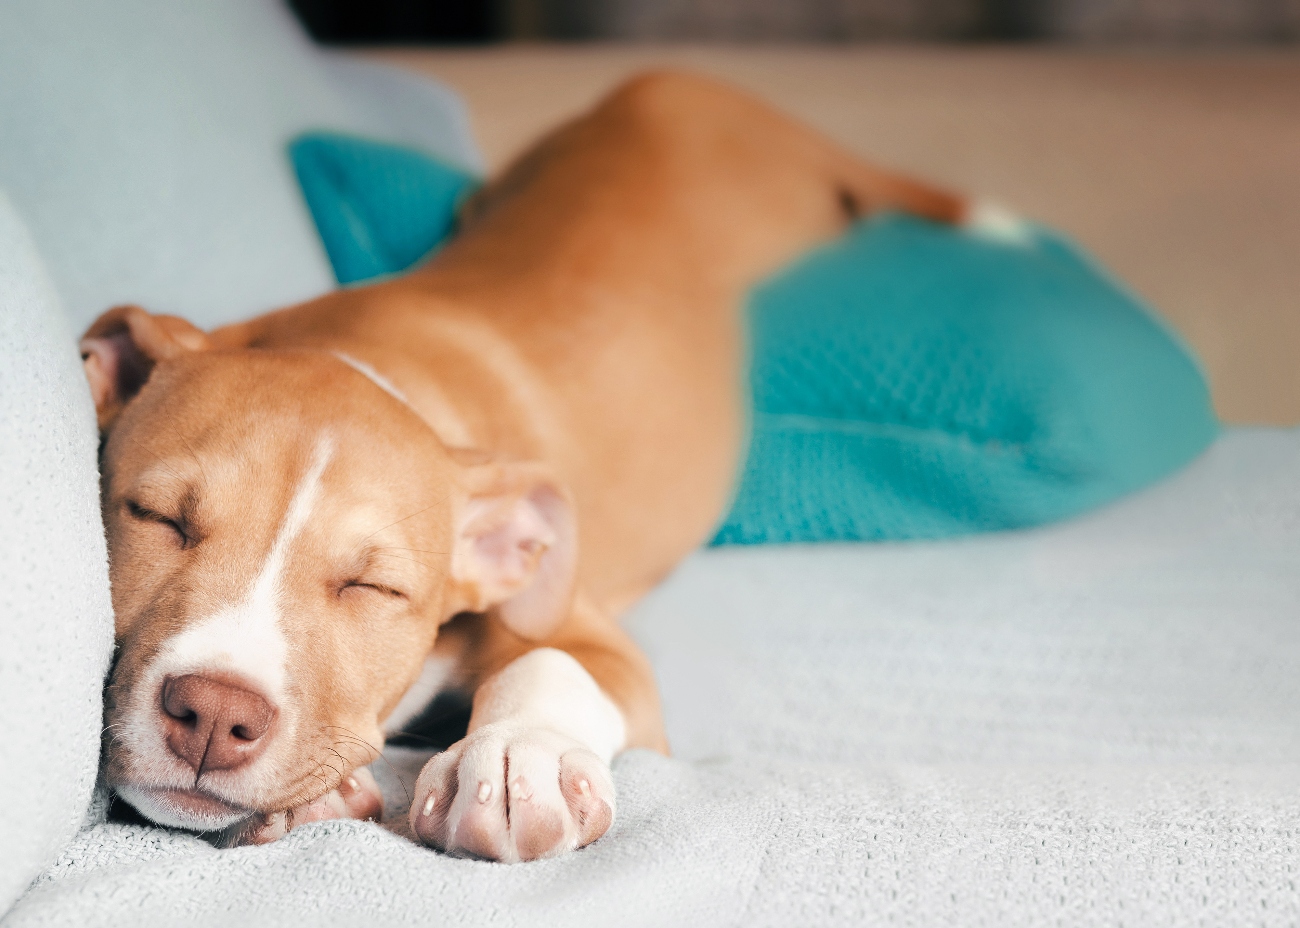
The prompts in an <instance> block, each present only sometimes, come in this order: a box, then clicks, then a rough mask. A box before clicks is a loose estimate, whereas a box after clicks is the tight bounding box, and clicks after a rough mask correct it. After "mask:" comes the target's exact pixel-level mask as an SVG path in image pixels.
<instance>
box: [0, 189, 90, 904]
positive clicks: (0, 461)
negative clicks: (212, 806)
mask: <svg viewBox="0 0 1300 928" xmlns="http://www.w3.org/2000/svg"><path fill="white" fill-rule="evenodd" d="M95 450H96V436H95V410H94V408H93V406H92V404H91V401H90V394H89V392H88V391H87V390H86V385H85V380H84V378H83V377H82V374H81V361H80V358H79V357H78V356H77V348H76V342H75V340H74V339H73V338H72V334H71V332H69V331H68V327H67V324H66V323H65V322H64V320H63V317H62V314H61V313H60V312H59V310H58V305H57V299H56V297H55V295H54V290H53V288H52V287H51V286H50V282H49V279H48V278H47V277H46V275H45V272H44V270H43V269H42V267H41V264H40V259H39V258H38V256H37V254H36V250H35V248H34V247H33V246H32V242H31V239H30V238H29V237H28V235H27V232H26V230H25V229H24V228H23V225H22V223H21V222H20V221H19V219H18V216H17V215H16V214H15V213H14V211H13V207H12V206H11V204H10V203H9V200H8V199H7V198H6V197H5V195H4V193H3V192H2V191H0V513H2V514H3V515H2V516H0V520H2V521H0V524H3V526H4V528H3V531H0V640H2V641H3V646H2V647H0V733H3V737H2V738H0V797H3V800H0V912H3V911H4V910H5V909H7V908H8V907H9V905H10V903H11V902H13V900H14V899H15V898H17V896H18V894H19V893H21V892H22V890H23V889H24V888H25V887H26V886H27V884H28V883H29V882H30V881H31V880H32V879H33V878H34V877H35V876H36V875H37V873H39V872H40V871H41V870H42V869H43V868H44V867H46V866H48V864H49V863H50V861H51V860H52V859H53V857H54V855H55V854H57V853H58V852H59V851H60V850H62V848H63V846H64V845H65V844H66V843H67V842H68V840H69V839H70V838H71V837H72V835H73V833H74V832H75V831H76V829H77V826H78V825H79V824H80V823H81V821H82V819H83V817H84V816H85V813H86V806H87V802H88V801H89V799H90V793H91V789H92V787H93V786H94V783H95V773H96V767H97V766H98V760H99V729H100V724H101V718H102V713H103V709H102V698H101V688H102V686H103V678H104V672H105V671H106V670H107V669H108V661H109V657H110V655H111V653H112V648H113V615H112V608H111V605H110V603H109V596H108V558H107V552H106V551H105V547H104V530H103V527H102V523H101V522H100V518H99V472H98V469H97V468H96V466H95Z"/></svg>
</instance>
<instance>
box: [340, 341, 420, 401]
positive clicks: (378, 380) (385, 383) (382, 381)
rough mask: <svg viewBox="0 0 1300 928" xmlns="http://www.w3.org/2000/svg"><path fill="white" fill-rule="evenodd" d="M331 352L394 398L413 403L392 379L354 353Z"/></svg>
mask: <svg viewBox="0 0 1300 928" xmlns="http://www.w3.org/2000/svg"><path fill="white" fill-rule="evenodd" d="M330 354H332V355H334V357H336V358H338V359H339V360H340V361H342V362H343V363H344V364H346V365H347V366H348V367H350V368H352V369H353V370H354V371H356V372H357V373H358V374H361V375H362V376H363V377H367V378H369V379H370V381H371V383H373V384H374V385H375V386H377V387H378V388H379V389H381V390H383V391H384V392H385V393H387V394H388V395H389V396H391V397H392V398H393V399H395V400H398V401H400V402H402V403H405V404H406V405H407V406H410V405H411V402H410V400H408V399H407V398H406V394H405V393H403V392H402V391H401V390H399V389H397V387H396V386H395V385H394V384H393V382H392V381H391V380H389V379H388V378H387V377H385V376H384V375H383V374H381V373H379V371H377V370H375V369H374V368H373V367H371V366H370V365H369V364H367V363H366V362H365V361H361V360H358V359H357V358H354V357H352V355H350V354H347V353H346V352H343V351H331V352H330Z"/></svg>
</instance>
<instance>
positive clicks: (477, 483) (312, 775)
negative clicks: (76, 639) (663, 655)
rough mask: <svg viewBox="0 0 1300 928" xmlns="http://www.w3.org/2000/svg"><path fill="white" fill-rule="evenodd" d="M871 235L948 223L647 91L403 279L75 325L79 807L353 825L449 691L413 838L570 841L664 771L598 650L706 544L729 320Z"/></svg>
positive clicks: (732, 383)
mask: <svg viewBox="0 0 1300 928" xmlns="http://www.w3.org/2000/svg"><path fill="white" fill-rule="evenodd" d="M881 207H888V208H893V209H902V210H907V211H910V212H913V213H917V214H920V215H923V216H927V217H930V218H932V219H936V220H940V221H956V220H958V219H962V218H964V216H965V212H966V210H965V205H964V203H963V201H962V200H960V199H959V198H957V197H955V196H952V195H950V194H947V193H943V192H941V191H937V190H934V189H930V188H928V187H925V186H922V185H920V184H917V183H915V182H913V181H910V180H907V179H905V178H902V177H899V176H897V175H894V174H890V173H887V172H885V171H882V170H878V169H876V168H873V167H870V166H868V165H865V164H863V163H862V162H860V161H858V160H856V159H855V158H853V157H852V156H850V155H849V154H847V153H846V152H844V151H842V150H841V149H839V148H837V147H836V146H835V145H833V144H831V143H830V142H828V141H827V140H826V139H824V138H822V137H821V136H819V135H817V134H815V133H813V132H811V131H809V130H808V129H806V128H804V127H801V126H799V125H796V124H795V123H793V122H791V121H790V120H788V119H786V118H784V117H782V116H780V115H778V114H777V113H775V112H773V111H771V110H770V109H768V108H767V107H765V106H763V105H761V104H759V103H757V102H755V101H754V100H751V99H748V98H746V97H744V96H743V95H741V94H739V93H736V92H734V91H732V90H729V89H727V88H724V87H721V86H718V85H716V84H714V83H712V82H709V81H705V80H703V79H699V78H695V77H689V76H682V75H674V74H650V75H645V76H641V77H638V78H636V79H634V80H632V81H631V82H629V83H627V84H626V85H624V86H623V87H622V88H621V89H619V90H618V91H616V92H615V93H614V94H612V95H611V96H610V97H608V98H607V99H606V100H605V101H604V102H602V103H601V104H600V105H599V106H597V107H596V108H595V109H594V110H593V111H592V112H590V113H589V114H587V115H585V116H583V117H581V118H580V119H578V120H576V121H574V122H572V123H570V124H568V125H566V126H564V127H562V128H561V129H559V130H558V131H556V132H555V133H553V134H552V135H550V136H548V137H547V138H545V139H544V140H543V141H542V142H541V143H540V144H538V145H537V146H536V147H535V148H533V149H532V150H531V151H530V152H529V153H528V154H526V155H525V156H524V157H523V158H522V159H521V160H519V161H518V162H517V163H516V164H515V165H514V166H513V167H511V168H510V169H509V170H508V171H507V172H506V173H505V174H504V175H503V176H502V177H500V178H499V179H497V180H496V181H495V182H494V183H493V184H492V185H491V186H489V187H488V188H486V189H485V190H484V192H483V193H481V194H480V195H479V196H478V197H476V198H475V199H474V200H473V201H472V202H471V203H470V205H469V208H468V209H467V210H466V215H465V222H464V227H463V229H462V230H461V231H460V233H459V235H458V236H457V237H456V239H455V240H454V241H453V242H452V243H451V244H450V245H449V246H448V247H446V248H445V249H444V250H443V251H442V252H440V253H439V254H438V255H437V257H436V258H435V259H434V260H432V261H431V262H429V263H428V264H426V265H424V266H422V267H421V268H419V269H418V270H416V271H413V272H411V273H409V274H407V275H405V276H402V277H400V278H397V279H393V280H388V281H385V282H382V283H378V284H375V285H373V286H366V287H359V288H356V289H349V290H341V291H339V292H336V293H332V294H329V295H328V296H325V297H322V298H320V299H317V300H313V301H312V302H309V303H306V304H303V305H300V306H295V307H291V308H289V309H284V310H281V311H279V312H274V313H271V314H269V315H266V316H263V317H261V318H258V319H254V320H252V321H250V322H246V323H241V324H238V325H233V326H229V327H227V328H223V329H219V330H217V331H215V332H212V333H210V334H205V333H203V332H201V331H199V330H198V329H196V328H195V327H193V326H191V325H189V324H188V323H186V322H184V321H183V320H181V319H177V318H175V317H170V316H152V315H150V314H148V313H146V312H145V311H144V310H142V309H139V308H137V307H123V308H118V309H114V310H111V311H109V312H108V313H106V314H105V315H103V316H102V317H101V318H100V319H99V320H98V321H96V322H95V324H94V325H93V326H92V327H91V328H90V330H89V331H88V332H87V333H86V337H85V339H84V340H83V342H82V350H83V354H84V357H85V366H86V374H87V377H88V378H89V381H90V384H91V387H92V390H93V392H94V396H95V402H96V407H97V409H98V411H99V421H100V427H101V429H103V431H104V433H105V442H104V450H103V509H104V520H105V524H106V526H107V530H108V533H109V544H110V550H111V556H112V560H111V564H112V583H113V602H114V606H115V609H116V612H117V640H118V658H117V662H116V665H115V668H114V672H113V675H112V679H111V682H110V684H109V687H108V692H107V705H108V708H107V713H108V728H107V731H108V736H107V741H106V774H107V778H108V781H109V783H110V784H111V785H112V786H113V787H114V788H115V790H116V791H117V792H118V794H119V795H121V796H122V797H123V798H125V799H126V800H127V801H129V802H130V803H132V804H133V805H134V806H135V807H136V808H138V809H139V810H140V811H141V812H143V813H144V814H145V815H147V816H149V817H150V818H152V819H154V820H156V821H158V822H162V823H164V824H172V825H178V826H182V827H188V828H196V829H206V830H212V829H234V830H235V831H236V832H237V833H238V836H239V839H240V840H246V841H263V840H269V839H272V838H274V837H276V836H278V835H279V834H282V833H283V832H284V831H285V830H286V829H287V828H289V827H292V826H293V825H294V824H295V823H300V822H302V821H304V820H312V819H317V818H326V817H334V816H343V815H353V816H366V815H373V814H375V813H376V812H377V810H378V799H377V796H376V793H375V789H374V784H373V781H372V780H370V779H369V777H368V775H367V774H365V773H364V771H363V770H361V769H360V768H361V767H362V766H363V765H365V764H367V763H368V762H370V761H371V760H373V758H374V756H375V753H376V748H377V746H378V745H379V744H380V743H381V742H382V741H383V739H384V732H385V731H386V730H389V731H391V730H393V729H396V728H400V726H401V725H402V724H403V723H404V722H405V721H406V720H407V719H409V718H411V717H412V715H414V714H415V713H416V712H418V711H419V710H420V709H421V708H422V707H423V706H424V705H425V704H426V703H427V702H428V701H429V699H430V698H431V696H432V695H433V694H434V692H436V691H437V690H438V689H440V688H445V687H458V688H461V689H463V690H465V691H467V692H472V693H473V714H472V717H471V719H470V725H469V733H468V734H467V736H466V737H465V738H464V739H463V740H461V741H460V742H458V743H457V744H455V745H454V746H453V747H452V748H451V749H450V750H448V751H446V752H444V753H442V754H439V755H437V756H436V757H434V758H433V759H432V760H431V761H430V762H429V763H428V765H427V766H426V767H425V769H424V772H423V773H422V774H421V776H420V779H419V782H418V785H417V790H416V795H415V801H414V804H413V806H412V809H411V819H410V821H411V826H412V828H413V831H414V833H415V834H416V835H417V836H418V837H419V838H420V839H421V840H423V841H424V842H426V843H428V844H431V845H434V846H436V847H440V848H444V849H446V850H449V851H454V852H459V853H466V854H473V855H477V856H480V857H486V858H493V859H498V860H520V859H532V858H537V857H543V856H548V855H554V854H558V853H562V852H564V851H567V850H570V849H573V848H576V847H581V846H583V845H586V844H588V843H589V842H591V841H593V840H595V839H596V838H598V837H599V836H600V835H601V834H603V833H604V832H605V830H606V829H607V828H608V827H609V824H610V822H611V821H612V818H613V814H614V805H615V803H614V788H613V784H612V781H611V779H610V773H609V766H608V765H609V762H610V759H611V758H612V756H613V755H614V754H615V753H617V752H618V751H620V750H622V749H623V748H626V747H634V746H638V747H647V748H652V749H654V750H658V751H665V750H667V744H666V742H665V739H664V732H663V728H662V724H661V721H660V716H659V707H658V699H657V696H656V692H655V685H654V679H653V676H652V674H651V670H650V667H649V666H648V664H647V662H646V660H645V658H644V657H643V656H642V655H641V654H640V652H639V651H638V650H637V648H636V646H635V645H634V644H633V643H632V641H631V640H630V639H629V638H628V636H627V635H626V634H625V633H624V632H623V631H621V630H620V628H619V626H618V624H617V622H616V619H617V617H618V615H619V614H620V613H621V612H622V611H623V610H624V609H626V608H627V607H628V606H629V605H630V604H631V603H633V602H634V601H635V600H636V599H637V598H638V597H640V596H642V595H643V594H644V593H645V592H646V591H647V590H649V589H650V588H651V587H652V586H653V585H654V584H655V583H656V582H658V581H659V580H660V579H661V578H662V577H664V575H665V574H667V573H668V572H669V571H670V570H672V568H673V566H674V565H675V564H677V562H678V561H680V560H681V559H682V558H683V557H684V556H685V555H686V554H687V553H689V552H690V551H692V550H693V549H694V548H696V547H697V546H699V545H700V543H701V542H703V541H704V540H705V539H707V538H708V537H709V535H710V532H711V531H712V530H713V528H714V526H715V525H716V523H717V522H718V520H719V519H720V518H721V517H722V515H723V514H724V509H725V507H726V504H727V501H728V498H729V495H730V493H731V490H732V484H733V480H734V477H735V475H736V473H737V470H738V465H739V463H740V461H739V457H740V454H741V451H742V449H743V446H744V440H745V427H746V424H745V419H746V416H745V409H746V387H745V376H744V367H745V359H744V357H743V356H742V346H743V339H742V333H741V324H742V319H741V313H740V309H741V307H742V304H743V302H744V298H745V295H746V293H747V291H748V290H749V288H750V287H751V286H752V285H753V284H754V283H756V282H757V281H759V280H760V279H761V278H763V277H764V276H765V275H767V274H770V273H771V272H772V271H773V270H774V269H776V268H778V267H779V266H780V265H781V264H782V263H783V262H786V261H788V260H789V259H791V258H793V257H794V256H796V255H797V254H799V253H800V252H802V251H804V250H806V249H808V248H809V247H810V246H812V245H814V244H816V243H818V242H821V241H823V240H826V239H828V238H830V237H832V236H834V235H836V234H837V233H838V232H840V231H841V230H842V229H844V227H845V225H846V223H847V222H848V221H850V220H851V219H853V218H855V217H856V216H858V215H859V214H861V213H864V212H867V211H870V210H874V209H877V208H881ZM453 620H454V621H453Z"/></svg>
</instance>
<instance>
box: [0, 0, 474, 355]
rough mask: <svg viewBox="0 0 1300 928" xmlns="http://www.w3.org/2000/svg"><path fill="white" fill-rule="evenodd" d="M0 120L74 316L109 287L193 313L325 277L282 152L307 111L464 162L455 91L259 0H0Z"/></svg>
mask: <svg viewBox="0 0 1300 928" xmlns="http://www.w3.org/2000/svg"><path fill="white" fill-rule="evenodd" d="M0 127H3V130H2V131H0V139H2V140H3V147H4V156H3V157H2V158H0V187H6V188H8V190H9V192H10V195H11V196H12V197H13V200H14V202H15V204H16V205H17V207H18V209H19V210H21V212H22V213H23V216H24V218H25V219H26V220H27V222H28V224H29V226H30V228H31V231H32V236H33V238H34V239H35V240H36V243H37V245H38V246H39V247H40V249H41V253H42V255H43V256H44V257H45V259H46V261H47V262H48V265H49V268H50V272H51V275H52V276H53V278H54V281H55V284H56V285H57V286H58V288H59V291H60V294H61V295H62V296H63V299H64V301H65V304H66V305H67V308H68V312H69V315H70V317H71V321H72V324H73V328H74V329H76V330H77V331H78V332H80V331H81V330H82V329H84V328H85V326H86V325H88V324H89V322H90V321H91V320H93V319H94V318H95V316H96V315H98V314H99V313H100V312H102V311H103V310H104V309H106V308H107V307H108V306H109V305H110V304H114V303H120V302H137V303H141V304H143V305H145V306H147V307H149V308H150V309H153V310H156V311H166V312H172V313H177V314H180V315H184V316H186V317H188V318H190V319H192V320H193V321H194V322H196V323H198V324H200V325H203V326H205V327H208V326H212V325H216V324H218V323H221V322H227V321H231V320H233V319H237V318H241V317H244V316H247V315H250V314H252V313H254V312H257V311H261V310H265V309H269V308H271V307H274V306H278V305H283V304H286V303H291V302H295V301H298V300H301V299H305V298H307V297H311V296H313V295H315V294H317V293H319V292H321V291H324V290H327V289H329V288H330V287H331V286H332V285H333V275H332V274H331V273H330V270H329V265H328V263H327V261H326V258H325V253H324V250H323V248H322V246H321V244H320V241H319V239H318V238H317V235H316V232H315V228H314V227H313V225H312V223H311V220H310V217H309V216H308V214H307V210H306V207H305V205H304V204H303V202H302V198H301V196H300V194H299V192H298V189H297V184H296V183H295V181H294V178H293V174H292V171H291V168H290V166H289V163H288V160H287V158H286V156H285V153H284V145H285V143H286V142H287V141H288V140H289V139H290V138H291V137H292V136H293V135H295V134H297V133H298V132H301V131H303V130H305V129H310V128H328V129H335V130H343V131H352V132H357V133H360V134H364V135H371V136H376V137H379V138H385V139H389V140H392V141H397V142H405V143H408V144H416V145H419V146H421V147H423V148H425V149H426V150H429V151H431V152H432V153H434V154H438V155H441V156H443V157H445V158H448V159H450V160H452V161H454V162H458V163H461V164H465V165H467V166H475V165H476V163H477V160H476V159H477V156H476V155H475V153H474V149H473V145H472V143H471V141H470V136H469V132H468V129H467V123H466V120H465V117H464V113H463V111H462V108H461V106H460V104H459V102H458V100H457V98H456V97H455V96H454V95H453V94H451V93H450V92H448V91H446V90H444V89H442V88H439V87H438V86H437V85H434V84H432V83H430V82H428V81H426V80H424V79H421V78H417V77H414V76H408V75H405V74H402V73H399V72H396V71H391V70H389V69H387V68H383V67H382V66H378V65H367V64H362V63H357V62H352V61H343V60H339V59H337V58H335V57H334V56H332V55H329V54H326V53H324V52H321V51H319V50H317V49H316V48H315V47H314V46H312V45H311V43H310V42H309V41H308V39H307V38H306V37H305V35H304V34H303V33H302V31H301V30H300V29H299V27H298V25H297V24H296V22H294V20H293V18H292V17H291V15H290V14H289V13H288V12H287V9H286V8H284V7H283V6H282V5H281V4H277V3H274V2H272V0H185V2H183V3H176V2H171V0H116V2H113V3H94V2H87V0H41V2H39V3H7V4H4V5H0Z"/></svg>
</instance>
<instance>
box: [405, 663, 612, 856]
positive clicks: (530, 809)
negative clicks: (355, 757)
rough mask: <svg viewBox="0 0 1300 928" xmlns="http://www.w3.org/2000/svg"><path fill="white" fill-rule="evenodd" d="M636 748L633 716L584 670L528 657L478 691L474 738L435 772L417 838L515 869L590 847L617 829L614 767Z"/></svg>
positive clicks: (420, 794)
mask: <svg viewBox="0 0 1300 928" xmlns="http://www.w3.org/2000/svg"><path fill="white" fill-rule="evenodd" d="M627 740H628V739H627V724H626V722H625V717H624V713H623V712H622V711H621V710H620V708H619V707H618V705H616V704H615V703H614V701H613V700H612V699H611V698H610V697H609V696H608V695H606V693H605V691H604V690H602V688H601V686H600V685H599V684H598V683H597V682H596V680H595V679H594V678H593V676H592V674H591V673H589V672H588V670H587V669H586V668H585V667H584V666H583V664H581V663H579V661H578V660H577V659H576V658H575V657H574V656H572V655H571V654H569V653H568V652H567V651H564V650H559V649H558V648H554V647H540V648H536V649H534V650H531V651H528V652H527V653H525V654H523V655H522V656H521V657H517V658H515V659H514V660H513V661H511V662H510V663H509V664H507V665H506V666H505V667H504V668H503V669H502V670H500V671H498V672H497V673H496V674H495V675H493V676H492V677H490V678H489V679H488V680H486V681H485V682H484V683H483V684H482V685H481V686H480V687H479V688H478V690H477V692H476V693H475V696H474V710H473V713H472V715H471V717H470V726H469V733H468V734H467V735H466V736H465V738H464V739H463V740H461V741H459V742H458V743H456V744H454V745H452V746H451V748H449V749H448V750H447V751H444V752H443V753H441V754H439V755H437V756H436V757H434V758H433V759H432V760H430V761H429V763H428V764H427V765H426V766H425V768H424V771H423V772H422V773H421V774H420V778H419V780H418V781H417V783H416V788H415V795H414V802H413V804H412V807H411V828H412V831H413V832H414V833H415V834H416V836H418V837H419V839H420V840H421V841H423V842H424V843H425V844H428V845H431V846H433V847H437V848H441V849H443V850H445V851H448V852H449V853H453V854H463V855H468V856H474V857H481V858H486V859H489V860H500V861H508V862H513V861H519V860H534V859H536V858H539V857H552V856H555V855H558V854H562V853H564V852H566V851H571V850H574V849H576V848H580V847H584V846H585V845H587V844H590V843H591V842H592V841H595V840H596V839H597V838H599V837H600V836H601V835H603V834H604V833H605V831H606V830H607V829H608V828H609V826H610V824H611V823H612V822H613V820H614V807H615V802H614V783H613V780H612V778H611V776H610V770H609V763H610V760H611V759H612V757H613V756H614V754H615V753H617V752H618V751H619V750H621V749H622V748H623V747H624V746H625V745H626V743H627Z"/></svg>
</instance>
